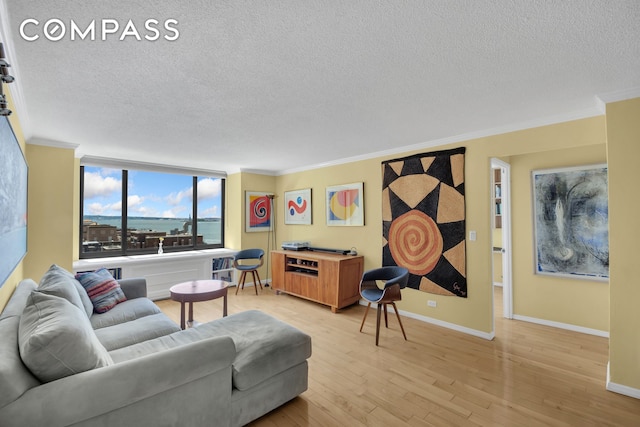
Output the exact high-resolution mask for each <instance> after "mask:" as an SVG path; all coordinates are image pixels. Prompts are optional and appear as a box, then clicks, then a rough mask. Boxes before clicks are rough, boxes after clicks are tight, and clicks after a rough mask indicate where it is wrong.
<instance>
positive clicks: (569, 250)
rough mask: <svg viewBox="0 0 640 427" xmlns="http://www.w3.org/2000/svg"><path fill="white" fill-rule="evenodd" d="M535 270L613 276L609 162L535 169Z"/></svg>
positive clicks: (596, 277)
mask: <svg viewBox="0 0 640 427" xmlns="http://www.w3.org/2000/svg"><path fill="white" fill-rule="evenodd" d="M532 185H533V210H534V234H535V239H534V240H535V273H536V274H543V275H545V274H546V275H556V276H564V277H571V278H576V279H590V280H601V281H606V280H608V278H609V197H608V191H607V185H608V176H607V165H605V164H597V165H589V166H577V167H568V168H559V169H546V170H538V171H533V172H532Z"/></svg>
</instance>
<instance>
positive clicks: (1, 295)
mask: <svg viewBox="0 0 640 427" xmlns="http://www.w3.org/2000/svg"><path fill="white" fill-rule="evenodd" d="M6 95H7V101H8V107H9V109H10V110H13V114H11V115H10V116H9V123H11V127H12V128H13V133H14V134H15V135H16V139H17V140H18V143H19V144H20V148H21V149H22V152H23V153H24V152H25V142H24V135H23V133H22V127H21V126H20V121H19V120H18V116H17V114H16V113H15V105H14V103H13V99H12V98H11V89H10V88H9V90H8V91H7V93H6ZM25 158H26V155H25ZM27 163H29V159H27ZM28 185H29V191H30V188H31V171H29V183H28ZM29 208H30V206H27V209H29ZM27 221H28V222H29V223H28V224H27V229H28V230H29V228H30V227H29V224H30V222H31V218H28V220H27ZM27 233H30V231H27ZM29 250H31V247H30V246H29V243H28V242H27V251H29ZM25 277H26V276H25V275H24V259H23V260H22V261H21V262H20V263H19V264H18V265H17V267H16V268H15V269H14V270H13V273H11V275H10V276H9V277H8V278H7V280H6V281H5V282H4V283H3V284H2V287H1V288H0V311H2V309H3V308H4V306H5V305H6V304H7V301H9V297H10V296H11V294H12V293H13V291H14V289H15V288H16V286H18V283H20V281H21V280H22V279H23V278H25Z"/></svg>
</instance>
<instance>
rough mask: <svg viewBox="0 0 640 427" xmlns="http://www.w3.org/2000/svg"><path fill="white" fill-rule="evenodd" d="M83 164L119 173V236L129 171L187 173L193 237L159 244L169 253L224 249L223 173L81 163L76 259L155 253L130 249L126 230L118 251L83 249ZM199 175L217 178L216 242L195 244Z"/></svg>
mask: <svg viewBox="0 0 640 427" xmlns="http://www.w3.org/2000/svg"><path fill="white" fill-rule="evenodd" d="M85 166H92V167H100V168H111V169H118V170H120V171H121V172H122V189H121V201H122V210H121V222H120V230H121V235H122V234H123V233H122V230H128V227H127V220H128V203H127V200H128V180H129V171H130V170H135V171H152V172H159V173H174V174H179V175H183V176H191V178H192V181H191V182H192V191H193V195H192V204H191V218H192V224H191V230H192V231H191V234H192V235H193V236H195V237H194V238H193V239H192V243H191V245H182V246H175V247H163V252H166V253H173V252H191V251H199V250H204V249H220V248H224V241H225V235H224V230H225V211H226V210H225V200H226V174H224V175H222V174H221V173H220V172H209V173H207V171H197V170H193V171H191V170H183V169H179V170H175V171H174V170H171V169H170V168H167V167H161V168H149V167H148V166H146V165H141V167H140V168H136V167H135V164H127V165H126V166H127V168H125V167H124V165H123V166H122V168H120V167H113V166H111V165H110V164H107V165H104V164H81V165H80V209H79V214H80V216H79V218H80V224H79V228H80V232H79V242H78V258H79V259H91V258H112V257H120V256H132V255H148V254H153V253H156V252H157V250H158V249H157V248H156V247H153V248H144V249H134V248H128V245H127V243H126V242H127V237H126V232H125V233H124V236H123V237H121V249H120V250H119V251H99V252H91V251H90V252H84V251H83V244H84V172H85ZM199 178H214V179H219V180H220V243H210V244H204V243H203V244H198V243H197V241H198V239H197V236H198V179H199Z"/></svg>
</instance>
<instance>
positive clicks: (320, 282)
mask: <svg viewBox="0 0 640 427" xmlns="http://www.w3.org/2000/svg"><path fill="white" fill-rule="evenodd" d="M271 256H272V263H271V280H272V283H271V286H272V287H273V289H274V290H276V291H277V292H284V293H287V294H290V295H295V296H297V297H301V298H305V299H308V300H310V301H315V302H318V303H320V304H324V305H328V306H329V307H331V311H332V312H334V313H335V312H337V311H338V310H339V309H341V308H344V307H347V306H349V305H351V304H354V303H356V302H358V301H359V300H360V291H359V286H360V279H361V278H362V273H363V270H364V257H362V256H352V255H339V254H333V253H323V252H314V251H272V252H271Z"/></svg>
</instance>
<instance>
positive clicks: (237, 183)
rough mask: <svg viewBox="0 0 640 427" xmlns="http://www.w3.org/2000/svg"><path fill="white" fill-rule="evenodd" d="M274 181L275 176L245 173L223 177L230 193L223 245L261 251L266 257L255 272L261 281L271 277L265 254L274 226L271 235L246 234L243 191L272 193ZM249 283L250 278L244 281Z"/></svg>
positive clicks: (271, 240)
mask: <svg viewBox="0 0 640 427" xmlns="http://www.w3.org/2000/svg"><path fill="white" fill-rule="evenodd" d="M275 182H276V177H274V176H271V175H262V174H256V173H249V172H242V173H237V174H233V175H229V176H228V177H227V189H230V192H229V195H228V197H227V200H228V201H229V206H228V209H227V216H225V222H227V223H228V227H229V235H228V236H227V235H226V234H225V245H226V246H227V247H229V248H232V249H251V248H260V249H263V250H264V251H265V254H266V256H265V259H264V265H263V266H262V267H261V268H260V269H259V270H258V274H259V275H260V279H261V280H262V281H263V282H264V281H265V280H267V279H268V278H270V277H271V272H270V271H269V270H270V268H269V265H268V260H269V256H268V254H267V252H268V250H269V248H270V249H271V250H273V249H274V246H273V241H275V233H276V231H277V226H276V228H275V229H274V231H273V232H272V233H269V232H250V233H247V232H246V229H245V218H246V192H247V191H259V192H265V193H275V191H276V189H275ZM276 203H277V200H276V201H274V204H276ZM225 228H227V227H225ZM252 280H253V279H252V278H251V276H249V277H248V278H247V282H251V281H252Z"/></svg>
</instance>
